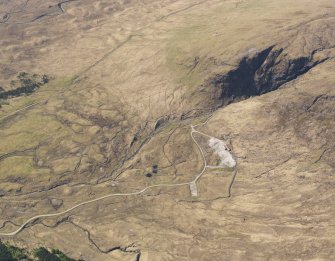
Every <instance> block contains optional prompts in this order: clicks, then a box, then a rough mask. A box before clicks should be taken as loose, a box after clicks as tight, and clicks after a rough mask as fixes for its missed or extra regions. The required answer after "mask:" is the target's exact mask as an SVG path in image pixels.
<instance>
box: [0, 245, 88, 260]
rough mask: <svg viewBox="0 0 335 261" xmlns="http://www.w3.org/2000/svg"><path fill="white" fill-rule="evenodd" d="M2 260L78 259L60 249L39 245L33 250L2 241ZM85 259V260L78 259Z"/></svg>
mask: <svg viewBox="0 0 335 261" xmlns="http://www.w3.org/2000/svg"><path fill="white" fill-rule="evenodd" d="M0 260H1V261H77V260H76V259H72V258H70V257H68V256H67V255H65V254H64V253H63V252H61V251H60V250H58V249H52V250H51V251H49V250H48V249H46V248H45V247H39V248H37V249H34V250H33V251H32V252H30V251H28V250H26V249H23V248H19V247H15V246H12V245H9V244H7V243H3V242H1V241H0ZM78 261H83V260H81V259H80V260H78Z"/></svg>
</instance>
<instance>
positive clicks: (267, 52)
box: [210, 46, 328, 106]
mask: <svg viewBox="0 0 335 261" xmlns="http://www.w3.org/2000/svg"><path fill="white" fill-rule="evenodd" d="M315 54H316V51H312V52H311V53H310V55H309V56H301V57H294V58H292V57H291V56H290V55H289V54H288V53H286V52H285V50H284V49H283V48H276V47H275V46H270V47H268V48H266V49H264V50H262V51H260V52H257V53H255V54H253V55H252V56H245V57H243V58H242V59H241V60H240V62H239V64H238V66H237V67H236V68H235V69H233V70H231V71H229V72H228V73H227V74H224V75H216V76H215V77H213V78H212V79H211V80H210V84H211V86H213V87H214V88H215V89H219V90H218V92H217V90H216V93H219V96H217V97H216V98H217V99H218V101H219V103H220V105H221V106H222V105H227V104H229V103H231V102H234V101H238V100H242V99H245V98H248V97H251V96H257V95H261V94H264V93H267V92H270V91H274V90H276V89H278V88H279V87H280V86H282V85H283V84H285V83H287V82H289V81H291V80H294V79H296V78H297V77H299V76H300V75H302V74H304V73H306V72H308V71H309V70H310V69H312V68H313V67H315V66H316V65H318V64H320V63H322V62H324V61H325V60H327V59H328V58H322V59H318V58H315Z"/></svg>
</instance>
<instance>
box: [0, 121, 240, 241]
mask: <svg viewBox="0 0 335 261" xmlns="http://www.w3.org/2000/svg"><path fill="white" fill-rule="evenodd" d="M209 119H210V117H209V118H208V119H207V120H206V121H205V122H204V123H200V124H197V125H191V138H192V140H193V142H194V143H195V144H196V146H197V148H198V149H199V151H200V154H201V156H202V158H203V161H204V166H203V168H202V170H201V172H200V173H199V174H198V175H197V176H196V177H195V178H194V179H193V180H191V181H190V182H184V183H177V184H157V185H151V186H147V187H145V188H143V189H142V190H140V191H135V192H130V193H113V194H108V195H105V196H102V197H99V198H96V199H92V200H87V201H84V202H82V203H79V204H77V205H75V206H73V207H71V208H69V209H66V210H64V211H62V212H58V213H53V214H41V215H37V216H34V217H31V218H30V219H28V220H27V221H26V222H24V223H23V224H22V225H21V226H20V227H19V228H18V229H16V230H15V231H13V232H10V233H4V232H0V236H15V235H17V234H18V233H19V232H21V231H22V230H23V229H24V228H25V227H26V226H27V225H28V224H29V223H31V222H33V221H35V220H37V219H39V218H47V217H56V216H61V215H64V214H66V213H68V212H70V211H72V210H74V209H76V208H79V207H81V206H84V205H88V204H90V203H94V202H97V201H100V200H103V199H106V198H111V197H119V196H136V195H140V194H142V193H144V192H146V191H147V190H149V189H151V188H157V187H178V186H186V185H187V186H189V185H191V184H192V183H196V182H197V181H198V180H199V179H200V178H201V176H202V175H203V174H204V172H205V170H206V168H207V167H209V166H208V165H207V161H206V158H205V154H204V152H203V150H202V148H201V147H200V145H199V143H198V142H197V141H196V140H195V138H194V136H193V133H199V134H201V135H205V136H207V137H212V136H209V135H207V134H205V133H202V132H199V131H197V130H196V129H195V128H196V127H197V126H200V125H201V126H203V125H205V124H207V122H208V121H209ZM218 168H220V167H218ZM221 168H223V167H221ZM235 176H236V166H235V174H234V177H233V180H232V182H231V184H230V186H229V196H230V188H231V187H232V185H233V183H234V180H235Z"/></svg>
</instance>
